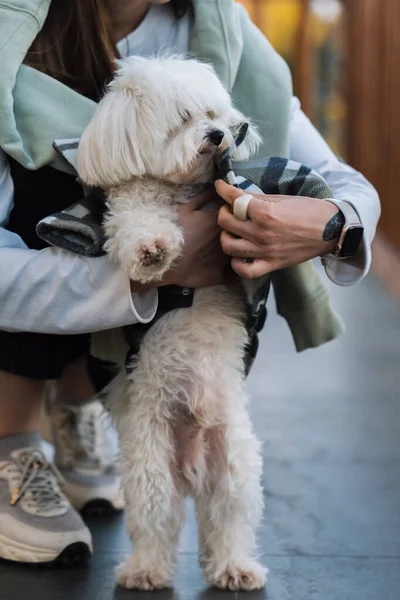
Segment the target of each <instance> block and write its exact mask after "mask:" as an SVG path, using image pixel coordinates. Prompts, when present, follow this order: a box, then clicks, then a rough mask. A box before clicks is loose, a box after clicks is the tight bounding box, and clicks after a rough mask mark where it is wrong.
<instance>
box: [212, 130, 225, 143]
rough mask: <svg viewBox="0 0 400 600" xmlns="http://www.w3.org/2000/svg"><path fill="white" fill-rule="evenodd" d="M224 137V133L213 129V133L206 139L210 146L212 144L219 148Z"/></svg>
mask: <svg viewBox="0 0 400 600" xmlns="http://www.w3.org/2000/svg"><path fill="white" fill-rule="evenodd" d="M224 136H225V133H224V132H223V131H221V130H220V129H213V131H211V132H210V133H209V134H208V139H209V140H210V142H211V143H212V144H214V146H219V145H220V143H221V142H222V140H223V139H224Z"/></svg>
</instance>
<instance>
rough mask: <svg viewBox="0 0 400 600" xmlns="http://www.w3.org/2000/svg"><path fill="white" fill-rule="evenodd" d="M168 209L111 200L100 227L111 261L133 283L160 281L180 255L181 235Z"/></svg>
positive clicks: (173, 215) (147, 204) (132, 201)
mask: <svg viewBox="0 0 400 600" xmlns="http://www.w3.org/2000/svg"><path fill="white" fill-rule="evenodd" d="M176 221H177V219H176V212H175V210H174V208H173V207H171V206H159V205H157V204H155V203H154V202H151V201H149V202H148V203H143V202H139V201H137V202H136V201H135V199H134V198H133V199H131V198H129V199H128V200H127V199H126V198H124V197H122V198H120V197H113V198H112V200H110V201H109V212H108V213H107V215H106V217H105V220H104V223H103V227H104V231H105V234H106V237H107V241H106V243H105V245H104V248H105V250H106V252H107V253H108V255H109V257H110V260H111V261H113V262H115V263H117V264H119V265H120V266H121V267H122V268H123V269H124V270H125V271H126V272H127V273H128V275H129V277H130V278H131V279H132V280H133V281H138V282H140V283H148V282H150V281H157V280H160V279H162V277H163V275H164V274H165V273H166V272H167V271H168V270H169V269H170V268H171V267H172V265H173V262H174V261H175V260H176V259H177V258H178V256H179V255H180V253H181V250H182V245H183V233H182V230H181V228H180V227H179V225H178V224H177V222H176Z"/></svg>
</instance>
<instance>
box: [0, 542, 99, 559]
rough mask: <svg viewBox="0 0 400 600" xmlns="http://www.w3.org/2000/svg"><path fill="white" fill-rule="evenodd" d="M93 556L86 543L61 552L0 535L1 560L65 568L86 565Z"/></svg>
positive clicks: (75, 543) (71, 545) (74, 544)
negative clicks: (36, 546)
mask: <svg viewBox="0 0 400 600" xmlns="http://www.w3.org/2000/svg"><path fill="white" fill-rule="evenodd" d="M91 556H92V550H91V548H90V547H89V546H88V545H87V544H85V542H74V543H73V544H70V545H69V546H67V547H66V548H64V549H63V550H62V551H61V552H59V553H58V554H56V553H55V552H54V551H51V550H46V549H44V548H35V547H34V546H28V545H26V544H21V543H19V542H16V541H14V540H10V539H8V538H6V537H4V536H2V535H0V559H2V560H6V561H10V562H18V563H24V564H32V565H33V564H35V565H40V566H49V567H52V566H63V567H68V566H72V565H79V564H80V565H82V564H86V563H87V562H88V560H89V558H90V557H91Z"/></svg>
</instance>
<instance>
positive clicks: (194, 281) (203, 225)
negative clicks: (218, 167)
mask: <svg viewBox="0 0 400 600" xmlns="http://www.w3.org/2000/svg"><path fill="white" fill-rule="evenodd" d="M215 196H216V194H215V190H214V189H211V190H207V191H206V192H203V193H202V194H200V195H199V196H196V197H195V198H193V200H192V201H191V202H189V203H188V204H181V205H180V206H179V208H178V213H179V221H180V224H181V226H182V227H183V230H184V237H185V243H184V247H183V252H182V256H181V257H180V258H179V259H178V260H177V262H176V264H175V266H174V267H173V268H172V269H171V270H170V271H169V272H168V273H167V274H166V275H165V277H164V278H163V281H162V283H161V285H179V286H182V287H189V288H198V287H206V286H210V285H217V284H219V283H223V282H224V281H225V280H226V274H224V270H226V266H227V265H229V258H228V257H227V256H226V255H225V254H224V253H223V252H222V249H221V244H220V235H221V229H220V227H219V226H218V222H217V219H218V212H217V211H216V210H215V211H212V212H209V211H201V210H199V209H200V208H202V207H203V206H205V205H206V204H208V203H210V202H212V201H213V200H215Z"/></svg>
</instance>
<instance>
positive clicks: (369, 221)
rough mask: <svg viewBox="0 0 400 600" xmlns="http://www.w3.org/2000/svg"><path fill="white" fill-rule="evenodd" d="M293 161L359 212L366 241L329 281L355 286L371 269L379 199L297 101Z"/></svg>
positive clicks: (334, 267) (330, 271)
mask: <svg viewBox="0 0 400 600" xmlns="http://www.w3.org/2000/svg"><path fill="white" fill-rule="evenodd" d="M290 157H291V158H292V159H293V160H295V161H298V162H301V163H304V164H306V165H307V166H309V167H311V168H312V169H314V170H315V171H317V173H319V174H320V175H322V177H324V179H325V180H326V182H327V183H328V185H329V187H330V188H331V190H332V192H333V196H334V198H336V199H337V200H345V201H346V202H348V203H350V204H351V205H352V206H353V207H354V209H355V210H356V211H357V213H358V215H359V218H360V220H361V222H362V224H363V226H364V240H363V243H362V244H361V246H360V250H359V252H358V255H357V256H356V257H352V258H350V259H347V260H342V261H335V262H331V263H330V264H329V267H328V268H327V275H328V277H329V278H330V279H331V280H332V281H333V282H334V283H337V284H338V285H352V284H353V283H357V282H358V281H360V279H362V278H363V277H364V276H365V275H366V273H367V272H368V270H369V268H370V265H371V243H372V240H373V238H374V235H375V231H376V226H377V223H378V220H379V216H380V202H379V196H378V193H377V191H376V190H375V188H374V187H373V186H372V185H371V184H370V183H369V182H368V181H367V180H366V179H365V177H364V176H363V175H361V173H359V172H358V171H356V170H355V169H353V168H352V167H350V166H349V165H348V164H346V163H345V162H343V161H341V160H339V158H338V157H337V156H336V154H335V153H334V152H333V151H332V150H331V148H330V147H329V146H328V144H327V143H326V142H325V140H324V139H323V137H322V136H321V134H320V133H319V132H318V131H317V129H316V128H315V127H314V125H313V124H312V123H311V121H310V120H309V119H308V118H307V117H306V115H305V114H304V113H303V111H302V110H301V108H300V103H299V101H298V99H297V98H294V99H293V105H292V118H291V129H290Z"/></svg>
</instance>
